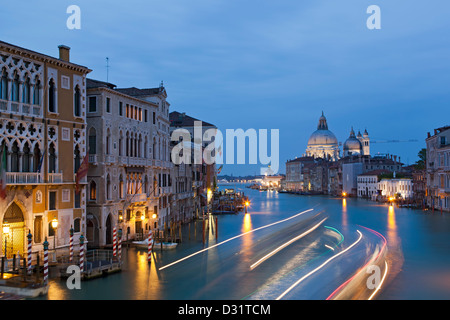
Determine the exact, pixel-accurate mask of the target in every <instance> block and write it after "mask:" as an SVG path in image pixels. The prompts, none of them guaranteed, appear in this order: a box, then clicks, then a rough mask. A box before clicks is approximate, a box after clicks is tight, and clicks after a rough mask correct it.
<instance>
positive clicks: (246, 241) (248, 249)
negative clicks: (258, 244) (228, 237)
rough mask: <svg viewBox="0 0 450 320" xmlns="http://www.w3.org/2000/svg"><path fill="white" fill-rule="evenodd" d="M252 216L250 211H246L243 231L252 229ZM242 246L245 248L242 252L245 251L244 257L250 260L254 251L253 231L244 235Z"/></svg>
mask: <svg viewBox="0 0 450 320" xmlns="http://www.w3.org/2000/svg"><path fill="white" fill-rule="evenodd" d="M252 228H253V227H252V217H251V215H250V213H246V214H245V215H244V221H243V222H242V233H245V232H248V231H251V230H252ZM242 242H243V243H242V246H243V248H245V250H243V251H242V252H243V253H244V256H243V257H244V259H245V260H248V261H250V259H251V257H252V255H253V251H252V247H253V233H249V234H246V235H245V236H243V237H242Z"/></svg>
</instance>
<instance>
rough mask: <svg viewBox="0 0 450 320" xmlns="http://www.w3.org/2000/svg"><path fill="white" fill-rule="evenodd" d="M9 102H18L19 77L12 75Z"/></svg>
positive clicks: (15, 74)
mask: <svg viewBox="0 0 450 320" xmlns="http://www.w3.org/2000/svg"><path fill="white" fill-rule="evenodd" d="M11 100H12V101H16V102H19V75H18V74H17V73H14V80H13V84H12V92H11Z"/></svg>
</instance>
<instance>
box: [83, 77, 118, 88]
mask: <svg viewBox="0 0 450 320" xmlns="http://www.w3.org/2000/svg"><path fill="white" fill-rule="evenodd" d="M115 87H117V86H116V85H115V84H112V83H109V82H104V81H100V80H94V79H90V78H87V79H86V88H87V89H92V88H108V89H113V90H114V88H115Z"/></svg>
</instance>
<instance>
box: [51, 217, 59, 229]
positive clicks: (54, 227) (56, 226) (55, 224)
mask: <svg viewBox="0 0 450 320" xmlns="http://www.w3.org/2000/svg"><path fill="white" fill-rule="evenodd" d="M52 228H53V229H56V228H58V219H56V218H53V220H52Z"/></svg>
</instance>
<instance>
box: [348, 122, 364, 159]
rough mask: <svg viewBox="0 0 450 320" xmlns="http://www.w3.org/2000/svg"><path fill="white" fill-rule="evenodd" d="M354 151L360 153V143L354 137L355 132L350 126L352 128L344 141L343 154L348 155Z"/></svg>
mask: <svg viewBox="0 0 450 320" xmlns="http://www.w3.org/2000/svg"><path fill="white" fill-rule="evenodd" d="M355 153H358V154H361V153H362V144H361V141H359V140H358V138H356V136H355V132H354V131H353V128H352V130H351V131H350V137H349V138H348V139H347V140H345V142H344V154H345V155H350V154H355Z"/></svg>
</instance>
